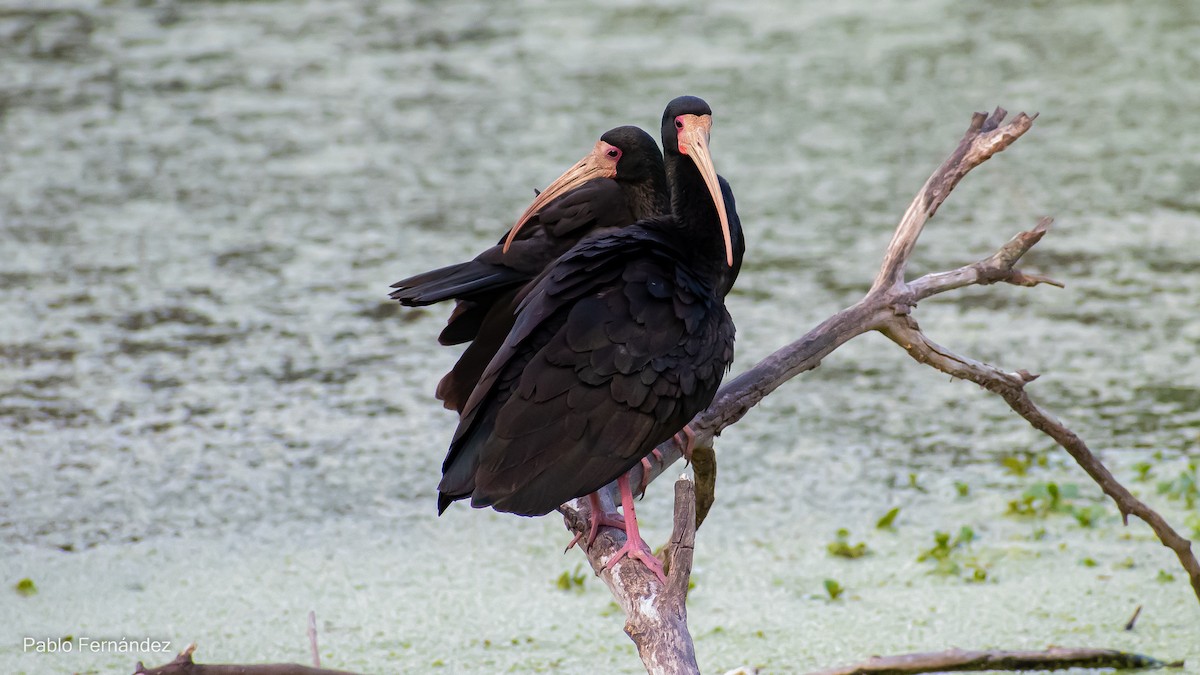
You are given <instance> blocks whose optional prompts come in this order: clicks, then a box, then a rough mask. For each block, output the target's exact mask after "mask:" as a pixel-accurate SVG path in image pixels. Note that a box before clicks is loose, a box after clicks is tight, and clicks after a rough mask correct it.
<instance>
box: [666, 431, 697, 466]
mask: <svg viewBox="0 0 1200 675" xmlns="http://www.w3.org/2000/svg"><path fill="white" fill-rule="evenodd" d="M672 438H673V439H674V441H675V444H676V445H678V446H679V450H680V452H682V453H683V461H685V462H687V463H688V464H691V463H692V451H693V450H695V449H696V432H694V431H692V427H691V425H687V424H685V425H684V427H683V428H682V429H680V430H679V433H677V434H675V435H674V436H672Z"/></svg>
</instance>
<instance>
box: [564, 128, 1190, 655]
mask: <svg viewBox="0 0 1200 675" xmlns="http://www.w3.org/2000/svg"><path fill="white" fill-rule="evenodd" d="M1007 114H1008V113H1007V112H1006V111H1005V110H1003V109H1002V108H997V109H996V110H995V111H994V112H993V113H992V114H991V115H986V114H984V113H976V114H975V115H974V116H973V117H972V119H971V124H970V125H969V127H968V128H967V131H966V133H965V134H964V135H963V138H962V140H961V141H959V144H958V147H957V148H956V149H955V150H954V152H953V153H951V154H950V156H949V157H948V158H947V159H946V161H945V162H943V163H942V165H941V166H940V167H938V169H937V171H935V172H934V174H933V175H932V176H930V178H929V180H927V181H926V182H925V185H924V186H923V187H922V188H921V191H920V192H919V193H918V194H917V196H916V197H915V198H914V199H913V201H912V203H911V204H910V205H909V207H908V209H907V210H906V211H905V213H904V216H903V218H902V219H901V220H900V224H899V225H898V226H897V228H896V231H895V234H894V235H893V236H892V240H891V243H890V244H888V247H887V250H886V251H885V253H884V256H883V263H882V265H881V266H880V269H879V274H878V275H877V276H876V277H875V280H874V283H873V284H872V285H871V288H870V290H869V291H868V292H867V294H866V296H865V297H864V298H863V299H862V300H860V301H858V302H857V303H855V304H854V305H852V306H850V307H847V308H846V309H844V310H842V311H840V312H838V313H837V314H834V315H833V316H831V317H830V318H828V319H826V320H825V321H824V322H822V323H821V324H820V325H819V326H817V327H816V328H814V329H812V330H811V331H809V332H808V333H806V334H805V335H804V336H803V337H801V338H800V339H799V340H797V341H795V342H793V343H791V344H789V345H787V346H785V347H783V348H781V349H779V350H777V351H776V352H775V353H773V354H771V355H770V356H768V357H767V358H765V359H763V360H762V361H761V362H759V363H758V364H757V365H755V366H754V367H753V368H751V369H750V370H748V371H746V372H745V373H743V374H742V375H740V376H738V377H737V378H735V379H733V380H732V381H730V382H728V383H726V384H725V386H723V387H721V390H720V391H719V392H718V393H717V396H716V399H715V400H714V401H713V403H712V405H710V406H709V407H708V409H707V410H704V411H703V412H701V413H699V414H698V415H696V417H695V418H694V419H693V420H692V422H691V427H692V430H693V431H694V432H695V434H696V447H709V446H711V444H712V442H713V439H714V438H715V437H716V436H717V435H719V434H720V433H721V431H722V430H724V429H725V428H726V427H728V426H730V425H731V424H735V423H736V422H737V421H738V420H740V419H741V418H742V417H744V416H745V415H746V413H747V412H749V411H750V409H751V408H753V407H754V406H755V405H757V404H758V403H759V401H761V400H762V399H763V398H765V397H766V396H767V395H768V394H770V393H771V392H772V391H774V390H775V389H777V388H778V387H779V386H780V385H782V384H783V383H784V382H786V381H788V380H790V379H791V378H793V377H795V376H797V375H799V374H800V373H802V372H805V371H808V370H812V369H814V368H816V367H817V366H819V365H820V364H821V360H822V359H824V358H825V357H826V356H827V355H828V354H830V353H831V352H833V351H834V350H835V349H837V348H838V347H840V346H841V345H842V344H844V343H846V342H847V341H849V340H851V339H853V338H854V337H857V336H858V335H861V334H863V333H866V332H868V331H879V332H881V333H883V334H884V335H887V336H888V337H889V338H891V339H892V340H893V341H894V342H896V343H897V344H899V345H900V346H901V347H903V348H904V349H905V350H906V351H908V353H909V354H910V355H911V356H913V358H915V359H917V360H918V361H920V362H922V363H926V364H928V365H930V366H932V367H934V368H937V369H938V370H941V371H942V372H945V373H949V374H950V375H953V376H955V377H958V378H962V379H967V380H970V381H972V382H975V383H976V384H978V385H980V386H981V387H983V388H985V389H987V390H989V391H992V392H993V393H996V394H998V395H1000V396H1001V397H1003V398H1004V399H1005V401H1007V402H1008V404H1009V406H1010V407H1012V408H1013V410H1014V411H1016V412H1017V413H1018V414H1019V415H1021V416H1022V417H1024V418H1025V419H1026V420H1027V421H1029V423H1030V424H1032V425H1033V426H1034V428H1036V429H1038V430H1039V431H1042V432H1043V433H1045V434H1047V435H1049V436H1050V437H1051V438H1053V439H1054V440H1055V441H1056V442H1057V443H1058V444H1059V445H1062V446H1063V448H1064V449H1066V450H1067V452H1068V453H1070V454H1071V456H1072V457H1074V458H1075V460H1076V461H1077V462H1078V463H1079V464H1080V466H1082V467H1083V468H1084V470H1085V471H1087V472H1088V475H1090V476H1091V477H1092V478H1093V479H1094V480H1095V481H1096V482H1097V483H1098V484H1099V485H1100V486H1101V488H1102V489H1103V490H1104V492H1105V494H1107V495H1109V496H1110V497H1112V499H1113V500H1114V501H1115V502H1116V503H1117V506H1118V508H1119V509H1120V510H1121V513H1122V514H1123V515H1124V516H1126V517H1128V515H1129V514H1133V515H1136V516H1138V517H1139V518H1141V519H1142V520H1144V521H1145V522H1146V523H1147V524H1149V525H1150V527H1151V528H1152V529H1153V530H1154V532H1155V534H1156V535H1158V537H1159V539H1160V540H1161V541H1162V542H1163V545H1164V546H1167V547H1169V548H1170V549H1171V550H1173V551H1174V552H1175V553H1176V555H1177V556H1178V557H1179V560H1180V563H1181V564H1182V565H1183V567H1184V569H1185V570H1187V572H1188V575H1189V577H1190V579H1191V583H1192V587H1193V589H1195V592H1196V596H1197V598H1200V563H1198V562H1197V561H1196V558H1195V556H1194V555H1193V554H1192V552H1191V542H1189V541H1188V540H1187V539H1185V538H1184V537H1182V536H1181V535H1179V534H1178V533H1177V532H1176V531H1175V530H1174V529H1172V528H1171V527H1170V525H1168V524H1167V522H1166V521H1165V520H1164V519H1163V518H1162V516H1160V515H1159V514H1158V513H1156V512H1155V511H1154V510H1153V509H1151V508H1150V507H1149V506H1146V505H1145V504H1144V503H1142V502H1141V501H1139V500H1137V499H1136V498H1135V497H1133V495H1132V494H1130V493H1129V491H1128V490H1126V489H1125V488H1124V487H1123V486H1122V485H1121V484H1120V483H1119V482H1117V480H1116V479H1115V478H1114V477H1113V476H1112V474H1111V473H1110V472H1109V471H1108V470H1107V469H1106V468H1104V465H1103V464H1101V463H1100V461H1099V460H1098V459H1096V457H1095V456H1094V455H1093V454H1092V453H1091V451H1090V450H1089V449H1088V447H1087V446H1086V444H1084V442H1083V441H1082V440H1081V439H1080V438H1079V437H1078V436H1077V435H1076V434H1074V433H1073V432H1071V431H1070V430H1069V429H1067V428H1066V427H1065V426H1063V425H1062V423H1061V422H1059V421H1058V420H1056V419H1054V418H1053V417H1052V416H1050V415H1049V414H1047V413H1045V412H1044V411H1043V410H1042V409H1041V408H1039V407H1038V406H1037V405H1036V404H1034V403H1033V402H1032V400H1031V399H1030V398H1029V396H1028V394H1027V393H1026V392H1025V385H1026V384H1028V383H1029V382H1031V381H1033V380H1034V379H1035V378H1036V375H1031V374H1029V373H1028V372H1026V371H1024V370H1018V371H1016V372H1005V371H1002V370H1000V369H998V368H996V367H994V366H990V365H988V364H985V363H982V362H979V361H975V360H973V359H970V358H968V357H965V356H959V355H957V354H955V353H953V352H951V351H949V350H948V349H946V348H944V347H941V346H939V345H937V344H936V343H934V342H933V341H931V340H929V339H928V338H927V337H926V336H925V334H924V333H922V332H921V329H920V327H919V326H918V325H917V323H916V320H915V319H914V318H913V317H912V311H913V309H914V308H915V307H916V304H917V302H918V301H920V300H923V299H925V298H928V297H931V296H933V295H937V294H939V293H945V292H947V291H951V290H954V289H958V288H963V287H966V286H971V285H987V284H993V283H998V282H1004V283H1008V284H1014V285H1017V286H1036V285H1038V284H1049V285H1054V286H1062V284H1060V283H1059V282H1057V281H1054V280H1053V279H1051V278H1049V277H1046V276H1041V275H1037V274H1030V273H1026V272H1023V271H1021V270H1020V269H1018V268H1017V267H1016V265H1017V263H1018V262H1019V261H1020V259H1021V257H1022V256H1024V255H1025V253H1027V252H1028V251H1029V250H1030V249H1031V248H1032V247H1033V246H1034V245H1035V244H1037V243H1038V242H1039V241H1041V239H1042V237H1043V236H1045V234H1046V232H1047V231H1048V228H1049V226H1050V224H1051V222H1052V221H1051V220H1050V219H1049V218H1044V219H1042V221H1041V222H1039V223H1038V224H1037V226H1036V227H1035V228H1033V229H1032V230H1030V231H1027V232H1020V233H1018V234H1017V235H1016V236H1014V237H1013V238H1012V239H1011V240H1010V241H1009V242H1008V243H1006V244H1005V245H1004V246H1003V247H1001V248H1000V250H999V251H997V252H996V253H995V254H994V255H992V256H990V257H988V258H986V259H984V260H980V261H979V262H976V263H974V264H971V265H967V266H965V267H961V268H959V269H956V270H951V271H948V272H940V273H935V274H927V275H925V276H923V277H920V278H919V279H916V280H914V281H912V282H906V281H905V270H906V268H907V265H908V261H909V258H910V257H911V255H912V252H913V250H914V248H915V246H916V242H917V239H918V238H919V237H920V235H921V231H922V230H923V229H924V227H925V224H926V223H927V222H928V221H929V219H930V218H931V217H932V216H933V215H934V214H935V213H936V212H937V210H938V208H939V207H940V206H941V205H942V203H943V202H945V200H946V198H947V197H948V196H949V194H950V192H951V190H953V189H954V186H955V185H957V184H958V182H959V181H960V180H962V178H963V177H964V176H965V175H966V174H967V173H968V172H969V171H971V169H974V168H975V167H977V166H979V165H980V164H982V163H983V162H985V161H987V160H988V159H989V158H990V157H992V156H993V155H995V154H996V153H997V152H1000V151H1002V150H1004V149H1005V148H1007V147H1008V146H1009V145H1011V144H1012V143H1014V142H1015V141H1016V140H1017V139H1018V138H1020V137H1021V136H1022V135H1023V134H1024V133H1025V132H1026V131H1028V130H1029V129H1030V127H1031V126H1032V125H1033V120H1034V117H1031V116H1029V115H1026V114H1024V113H1020V114H1018V115H1017V116H1016V117H1014V118H1013V119H1012V121H1010V122H1008V123H1004V118H1005V117H1006V116H1007ZM658 450H659V452H660V453H661V455H662V458H661V461H660V462H659V463H658V464H657V466H653V467H652V468H651V470H650V471H649V472H648V473H649V475H647V476H644V477H643V476H642V475H641V474H642V468H641V467H640V466H639V467H635V468H634V469H633V475H631V476H630V482H631V483H633V484H634V485H637V484H638V483H639V481H640V482H641V484H643V485H645V484H648V483H650V482H651V481H653V480H654V478H655V477H657V476H658V475H660V474H661V473H662V472H663V471H665V470H666V468H667V467H669V466H670V465H671V464H673V463H674V462H675V461H676V460H677V459H679V457H680V448H679V447H678V446H677V445H676V444H675V443H674V442H673V441H668V442H667V443H664V444H663V445H661V446H659V448H658ZM609 492H611V490H610V491H609ZM607 500H608V501H609V502H611V501H612V497H611V495H608V496H607ZM568 527H570V528H571V529H573V530H574V531H576V532H579V531H580V527H579V526H578V523H572V522H571V519H570V518H568ZM608 534H609V536H611V537H613V542H612V544H611V547H612V549H611V550H615V548H616V547H617V546H619V545H620V544H621V543H623V533H621V532H618V531H615V530H609V531H608ZM608 550H609V549H608V547H605V548H604V549H599V548H595V547H593V549H591V550H587V551H585V553H586V555H587V556H588V559H589V561H590V562H591V563H592V567H593V568H597V566H598V564H600V563H601V562H602V560H604V559H605V556H606V555H608V553H606V552H605V551H608ZM628 573H629V574H633V575H637V576H640V577H642V578H641V579H639V580H638V583H637V584H631V585H630V586H629V587H631V588H634V587H636V588H647V587H648V586H649V585H652V582H653V581H654V580H653V575H652V574H650V572H649V571H648V570H646V569H644V568H642V567H637V568H636V569H634V570H630V571H629V572H628ZM609 587H610V588H611V589H613V594H614V596H616V597H617V600H618V601H619V602H620V603H621V605H622V606H627V605H628V603H629V602H630V599H629V598H622V597H621V595H620V593H619V592H618V591H619V588H620V587H617V586H614V585H612V584H609ZM635 641H636V640H635ZM640 647H641V645H639V648H640Z"/></svg>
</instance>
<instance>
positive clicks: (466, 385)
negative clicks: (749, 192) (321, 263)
mask: <svg viewBox="0 0 1200 675" xmlns="http://www.w3.org/2000/svg"><path fill="white" fill-rule="evenodd" d="M669 209H670V203H669V200H668V196H667V185H666V176H665V173H664V169H663V159H662V153H661V152H659V150H658V145H657V144H656V143H655V142H654V138H653V137H651V136H650V134H647V133H646V132H645V131H642V130H641V129H639V128H637V127H633V126H624V127H617V128H615V129H610V130H609V131H607V132H605V133H604V135H603V136H601V137H600V140H599V141H597V142H596V145H595V147H594V148H593V149H592V152H591V153H590V154H588V155H587V156H586V157H584V158H583V159H582V160H580V161H579V162H578V163H576V164H575V166H573V167H571V168H570V169H568V170H567V171H566V173H564V174H563V175H562V176H559V177H558V178H557V179H556V180H555V181H554V182H553V183H551V184H550V185H549V186H547V187H546V189H545V190H543V191H542V192H541V193H539V194H538V196H537V198H536V199H534V200H533V203H531V204H530V205H529V208H527V209H525V212H524V213H522V214H521V217H520V218H519V219H518V220H517V222H516V225H514V226H513V227H512V229H511V230H509V234H508V235H507V236H506V237H502V238H501V240H500V241H499V242H498V243H497V244H496V245H495V246H493V247H491V248H489V249H487V250H486V251H484V252H483V253H480V254H479V255H478V256H476V257H475V258H474V259H473V260H469V261H467V262H464V263H458V264H457V265H450V266H448V267H442V268H439V269H436V270H432V271H429V272H425V273H423V274H418V275H415V276H412V277H409V278H407V279H404V280H401V281H398V282H396V283H395V284H392V288H395V289H396V290H395V291H393V292H392V293H391V295H390V297H392V298H393V299H396V300H399V301H400V303H401V304H403V305H406V306H409V307H419V306H424V305H430V304H434V303H437V302H442V301H444V300H450V299H454V300H456V304H455V308H454V311H453V313H452V314H451V315H450V318H449V320H448V321H447V325H446V328H445V329H444V330H443V331H442V333H441V335H440V336H439V338H438V341H439V342H441V343H442V344H444V345H452V344H459V343H462V342H471V344H470V345H468V346H467V348H466V350H465V351H464V352H463V353H462V356H461V357H459V359H458V362H457V363H455V364H454V367H453V368H452V369H451V370H450V372H449V373H447V374H446V375H445V377H443V378H442V380H441V382H439V383H438V387H437V397H438V398H439V399H441V400H442V402H443V403H444V404H445V406H446V407H447V408H449V409H450V410H455V411H461V410H462V406H463V404H464V403H466V401H467V397H468V396H469V395H470V394H471V390H472V389H473V388H474V387H475V384H476V383H477V382H478V381H479V377H480V375H482V374H483V369H484V367H486V366H487V364H488V361H490V360H491V359H492V356H493V355H495V353H496V350H497V349H498V348H499V347H500V345H501V343H503V342H504V338H505V337H506V336H507V335H508V333H509V331H510V330H511V329H512V325H513V311H514V309H515V303H514V298H515V297H516V295H517V293H518V292H519V291H520V290H521V288H522V287H523V286H524V285H525V284H527V283H528V282H529V281H530V280H531V279H533V278H534V277H535V276H537V275H538V274H539V273H541V271H542V270H544V269H545V268H546V266H547V265H549V264H550V263H551V262H552V261H553V260H554V259H555V258H557V257H559V256H560V255H562V254H563V253H565V252H566V251H567V250H568V249H570V248H571V247H572V246H574V245H575V244H576V243H577V242H578V241H579V240H580V239H581V238H583V237H585V236H587V235H590V234H593V233H601V232H609V231H612V230H614V229H616V228H620V227H625V226H626V225H630V224H632V223H634V222H636V221H638V220H641V219H643V218H649V217H651V216H657V215H661V214H664V213H667V212H668V211H669Z"/></svg>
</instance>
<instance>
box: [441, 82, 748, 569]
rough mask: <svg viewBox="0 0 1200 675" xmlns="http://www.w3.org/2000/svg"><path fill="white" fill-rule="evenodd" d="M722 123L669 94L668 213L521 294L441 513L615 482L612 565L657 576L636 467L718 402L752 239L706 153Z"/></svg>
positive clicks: (689, 100)
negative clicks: (618, 530) (616, 534)
mask: <svg viewBox="0 0 1200 675" xmlns="http://www.w3.org/2000/svg"><path fill="white" fill-rule="evenodd" d="M711 125H712V113H711V110H710V109H709V106H708V104H707V103H705V102H704V101H703V100H701V99H699V98H695V97H690V96H685V97H681V98H677V99H675V100H673V101H671V103H670V104H669V105H668V106H667V108H666V111H665V112H664V113H663V119H662V134H663V145H664V151H665V153H664V154H665V169H666V180H667V184H668V187H669V191H670V205H671V212H670V214H669V215H665V216H660V217H655V218H650V219H647V220H642V221H639V222H637V223H634V224H633V225H630V226H628V227H625V228H622V229H619V230H616V231H613V232H611V233H609V234H606V235H604V236H599V237H589V238H586V239H584V240H583V241H581V242H580V243H579V244H577V245H576V246H575V247H574V248H572V249H571V250H570V251H569V252H567V253H566V254H565V255H563V256H562V257H560V258H558V259H557V260H555V261H554V262H553V263H552V264H551V265H550V266H549V267H548V268H547V269H546V270H545V271H544V272H543V273H542V274H541V275H540V276H538V277H537V279H535V280H534V281H533V282H532V283H531V284H529V285H527V286H526V287H525V290H523V291H522V292H521V294H520V295H519V296H518V298H517V300H518V302H519V305H518V310H517V315H516V321H515V323H514V325H513V328H512V331H511V332H510V333H509V334H508V335H507V337H506V338H505V339H504V342H503V344H502V345H501V346H500V347H499V349H498V350H497V352H496V355H495V357H494V358H493V359H492V360H491V362H490V363H489V364H488V366H487V368H486V369H485V371H484V373H483V376H482V378H481V379H480V381H479V383H478V385H477V386H476V387H475V388H474V390H473V391H472V392H471V395H470V398H469V399H468V400H467V402H466V404H465V406H464V407H463V409H462V415H461V418H460V421H459V425H458V429H457V430H456V431H455V433H454V437H453V440H452V441H451V444H450V449H449V452H448V453H447V456H446V460H445V463H444V464H443V465H442V474H443V476H442V480H441V483H440V484H439V486H438V490H439V496H438V511H439V513H441V512H443V511H444V510H445V509H446V508H447V507H448V506H449V505H450V504H451V503H452V502H454V501H455V500H459V499H466V498H468V497H469V498H470V499H471V505H472V506H474V507H476V508H482V507H486V506H491V507H492V508H494V509H496V510H498V511H506V512H511V513H516V514H520V515H525V516H537V515H543V514H546V513H548V512H550V511H552V510H554V509H555V508H557V507H558V506H559V505H561V504H563V503H564V502H567V501H569V500H571V499H574V498H576V497H581V496H584V495H588V494H590V493H593V492H595V491H596V490H599V489H600V488H602V487H604V486H605V485H607V484H608V483H610V482H611V481H613V480H614V479H617V480H618V485H619V487H620V490H621V504H622V511H623V515H624V527H625V530H626V533H627V536H628V541H627V543H626V544H625V546H624V547H623V548H622V549H621V550H620V551H618V552H617V554H615V555H614V556H612V557H611V558H610V559H609V561H608V562H607V565H608V566H609V567H611V566H612V565H613V564H615V563H616V562H617V561H618V560H619V559H620V558H622V557H623V556H625V555H629V556H631V557H636V558H639V559H641V560H642V561H643V562H645V564H647V565H648V566H650V567H651V569H653V570H654V571H655V572H656V573H657V574H659V575H660V576H661V574H662V569H661V565H660V564H659V563H658V561H657V560H656V559H655V558H654V557H653V556H652V555H650V553H649V549H648V548H647V547H646V545H645V543H644V542H643V541H642V540H641V537H640V536H639V535H638V531H637V521H636V516H635V514H634V507H633V494H632V490H631V489H630V486H629V481H628V478H627V476H626V472H627V471H629V469H630V468H632V467H633V466H634V465H635V464H637V463H638V462H639V461H641V460H642V458H643V457H645V456H646V455H647V454H649V453H650V452H651V450H653V449H654V448H655V447H656V446H657V445H658V444H660V443H662V442H664V441H665V440H667V439H669V438H671V437H672V436H673V435H674V434H675V433H676V432H678V431H679V430H680V429H682V428H683V427H684V425H685V424H687V423H688V422H689V421H690V420H691V418H692V417H693V416H694V415H695V414H696V413H697V412H699V411H700V410H702V409H704V408H705V407H707V406H708V404H709V403H710V402H711V401H712V399H713V396H714V395H715V394H716V391H717V387H718V386H719V385H720V383H721V379H722V377H723V376H724V374H725V371H726V370H727V369H728V367H729V364H730V363H731V361H732V360H733V337H734V326H733V321H732V319H731V318H730V316H729V313H728V312H727V311H726V309H725V304H724V297H725V294H726V293H727V292H728V290H729V287H730V286H731V285H732V281H733V277H734V275H735V274H736V266H737V264H738V263H740V258H741V236H740V231H739V232H738V233H737V235H736V236H734V234H733V233H731V230H730V222H731V220H733V221H734V222H736V216H735V217H734V218H731V217H730V216H731V212H730V211H729V210H727V206H732V199H731V198H730V197H731V196H732V193H731V192H730V190H729V188H728V185H725V184H723V181H720V180H719V179H718V177H717V174H716V171H715V170H714V168H713V163H712V159H711V156H710V154H709V149H708V139H709V130H710V128H711ZM727 202H728V204H727ZM735 242H736V243H735ZM593 525H595V522H593Z"/></svg>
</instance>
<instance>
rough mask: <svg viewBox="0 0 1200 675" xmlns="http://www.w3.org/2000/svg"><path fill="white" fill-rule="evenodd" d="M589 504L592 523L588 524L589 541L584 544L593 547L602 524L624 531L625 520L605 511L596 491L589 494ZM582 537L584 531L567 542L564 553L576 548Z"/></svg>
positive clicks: (589, 519)
mask: <svg viewBox="0 0 1200 675" xmlns="http://www.w3.org/2000/svg"><path fill="white" fill-rule="evenodd" d="M588 505H589V506H590V508H589V509H588V523H590V524H589V526H588V534H587V543H586V544H584V547H585V548H591V547H592V544H594V543H595V542H596V535H597V534H599V533H600V526H601V525H604V526H605V527H615V528H617V529H618V530H620V531H622V532H624V531H625V520H624V519H623V518H621V517H620V516H618V515H617V514H615V513H608V512H607V511H605V510H604V509H603V507H601V505H600V498H599V497H598V496H596V493H595V492H593V493H592V494H590V495H588ZM581 539H583V533H582V532H580V533H579V534H577V535H575V538H574V539H572V540H571V543H569V544H567V547H566V548H564V549H563V553H566V552H567V551H570V550H571V549H572V548H574V547H575V544H578V543H579V541H580V540H581Z"/></svg>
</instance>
